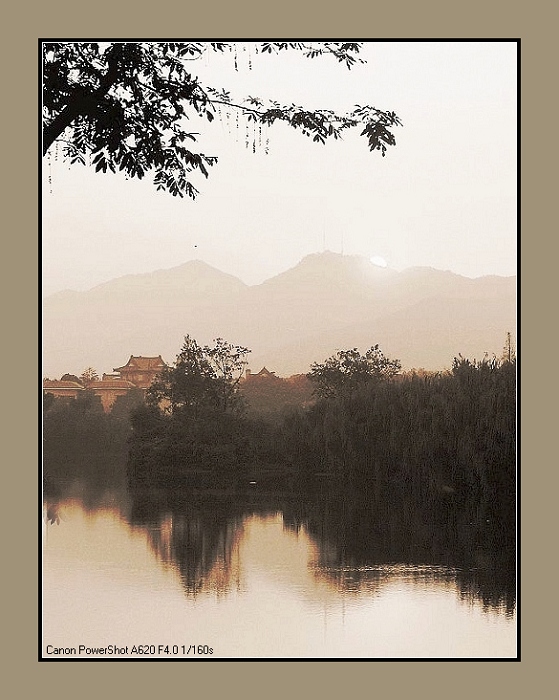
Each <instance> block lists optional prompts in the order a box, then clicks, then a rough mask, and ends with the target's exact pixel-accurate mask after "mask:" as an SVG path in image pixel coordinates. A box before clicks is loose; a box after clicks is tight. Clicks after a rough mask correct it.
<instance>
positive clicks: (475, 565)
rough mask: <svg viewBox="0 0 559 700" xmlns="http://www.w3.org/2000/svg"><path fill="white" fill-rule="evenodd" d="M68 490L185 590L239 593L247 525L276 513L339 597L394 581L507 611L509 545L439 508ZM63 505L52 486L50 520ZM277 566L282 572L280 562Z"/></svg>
mask: <svg viewBox="0 0 559 700" xmlns="http://www.w3.org/2000/svg"><path fill="white" fill-rule="evenodd" d="M70 491H71V495H72V497H73V498H76V497H78V498H79V499H80V502H81V503H82V507H83V508H84V510H85V511H86V512H89V513H95V512H96V511H97V510H99V509H100V508H112V509H113V510H114V511H115V512H117V513H118V517H119V518H120V519H121V520H122V522H123V523H124V524H125V525H126V526H127V527H128V528H129V529H131V530H133V531H135V532H140V533H142V534H143V535H144V536H145V537H146V539H147V542H148V543H149V547H150V548H151V551H152V552H153V554H154V555H155V557H156V558H157V560H158V561H160V562H161V564H162V565H166V566H171V567H172V568H174V569H175V570H176V572H177V573H178V574H179V576H180V581H181V584H182V587H183V589H184V592H185V593H186V595H187V596H191V597H195V596H197V595H200V594H202V593H205V592H206V593H207V592H212V593H217V594H220V595H221V594H226V593H227V592H229V591H231V590H239V588H240V587H241V586H242V575H241V565H240V563H239V556H240V554H239V548H240V543H241V541H242V540H243V538H244V537H246V527H247V524H249V523H251V522H254V521H255V519H260V520H270V519H271V520H274V519H275V521H278V522H280V523H281V525H282V530H283V532H284V533H285V534H289V533H292V534H293V535H295V536H298V535H299V534H301V533H303V534H304V535H305V537H307V538H308V540H309V541H310V543H311V545H312V546H311V551H309V552H308V553H306V555H305V556H307V560H306V562H305V569H306V570H307V571H308V572H311V574H312V576H313V577H314V578H315V579H316V580H317V582H319V583H320V584H326V585H328V586H329V587H330V588H331V589H332V590H333V591H338V592H340V593H343V594H344V595H345V596H349V597H351V595H359V594H361V593H367V594H368V595H371V594H373V593H375V592H378V591H380V590H382V588H383V587H385V586H387V585H388V584H391V583H393V582H394V581H396V580H398V581H399V582H401V583H402V582H403V583H406V584H412V585H419V584H420V585H422V586H423V587H429V586H433V585H439V586H443V587H444V586H448V585H452V586H453V587H454V590H455V592H456V594H457V595H458V596H459V598H460V599H461V600H463V601H466V602H468V601H469V602H470V603H472V604H478V605H481V606H482V607H483V609H485V610H487V611H492V612H497V613H503V614H505V615H507V616H512V615H513V614H514V610H515V557H514V549H513V548H511V547H501V546H491V544H492V542H495V537H494V533H493V532H492V531H491V528H490V524H488V525H487V528H486V533H485V537H482V536H481V535H480V530H479V527H477V526H476V527H474V526H473V525H472V524H469V523H468V524H466V525H463V526H461V527H458V526H457V524H456V523H451V524H449V523H446V524H445V523H443V522H441V520H440V515H437V514H426V513H421V512H412V510H411V507H410V504H401V505H400V507H399V508H395V507H394V505H393V504H392V505H391V507H390V508H387V507H385V508H380V507H379V506H378V504H377V505H376V506H374V507H373V506H372V505H371V504H370V503H366V502H361V503H359V502H358V501H352V502H351V503H349V502H347V501H340V500H338V499H335V498H328V497H326V496H324V495H322V496H321V497H320V498H315V499H307V500H302V499H296V498H287V497H285V496H278V497H274V496H273V495H270V494H267V495H265V496H262V497H259V496H258V494H244V495H239V494H237V495H236V496H230V495H229V496H228V495H224V494H222V495H214V496H206V497H197V498H194V497H192V496H186V495H183V494H180V493H165V492H129V491H120V492H117V493H115V492H109V493H107V492H101V491H100V492H98V493H96V494H95V495H93V494H92V493H91V492H88V493H87V497H86V498H84V495H85V494H84V488H83V486H82V487H81V488H77V487H76V486H75V485H74V486H73V488H72V489H71V490H69V492H70ZM61 503H64V501H63V499H62V497H61V494H60V492H58V493H57V494H56V496H50V497H48V498H47V499H46V504H45V519H46V521H47V522H48V523H50V525H51V526H53V525H55V524H56V523H57V522H60V520H59V519H60V504H61ZM274 538H276V539H274ZM497 542H498V541H497ZM268 549H269V551H268V550H267V551H266V554H267V556H269V557H270V559H271V562H270V566H273V563H272V562H273V558H274V556H275V557H279V556H280V555H281V552H280V549H281V548H280V540H279V538H278V534H277V533H275V534H274V535H273V538H272V540H271V541H270V542H269V543H268ZM280 563H281V562H280ZM280 569H281V570H282V571H283V570H284V569H285V567H284V566H283V563H282V566H281V567H280Z"/></svg>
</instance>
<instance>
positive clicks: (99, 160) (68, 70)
mask: <svg viewBox="0 0 559 700" xmlns="http://www.w3.org/2000/svg"><path fill="white" fill-rule="evenodd" d="M252 46H253V48H254V50H255V52H256V53H280V52H282V51H287V50H292V51H299V52H301V53H302V54H303V55H304V56H305V57H307V58H316V57H318V56H326V55H329V56H332V57H333V58H334V59H335V60H337V61H339V62H340V63H343V64H345V65H346V66H347V67H348V68H351V66H352V65H354V64H355V63H356V62H359V61H361V59H359V58H358V54H359V50H360V48H361V44H359V43H339V42H317V43H312V44H306V43H303V42H261V43H256V42H255V43H254V44H253V45H252ZM236 47H237V45H236V44H235V43H218V42H138V41H133V42H105V43H94V42H46V41H45V42H43V43H42V58H43V153H44V154H46V153H47V152H48V151H49V149H50V148H51V146H52V145H53V144H54V143H55V142H59V143H60V144H61V147H62V148H61V150H62V156H63V158H64V159H66V160H67V161H69V162H70V163H72V164H74V163H81V164H82V165H85V164H86V163H91V164H92V165H93V166H94V167H95V170H96V171H103V172H107V171H108V170H110V171H112V172H116V171H123V172H124V173H125V174H126V175H128V176H129V177H136V178H139V179H141V178H143V177H144V176H145V175H146V174H148V173H149V174H151V175H153V178H154V184H155V186H156V187H157V189H158V190H164V191H167V192H170V193H171V194H172V195H174V196H179V197H183V196H184V195H187V196H189V197H192V198H194V197H195V196H196V194H197V193H198V191H197V189H196V188H195V187H194V186H193V184H192V183H191V182H190V173H191V172H192V171H199V172H200V173H202V175H204V176H205V177H207V176H208V168H209V167H211V166H212V165H214V164H215V163H216V161H217V158H216V157H215V156H208V155H206V154H204V153H200V152H194V151H192V150H190V148H189V147H188V145H187V144H188V143H189V142H190V143H193V142H196V140H197V137H198V135H199V134H198V133H196V131H195V130H192V129H190V128H188V119H189V118H191V117H194V116H199V117H202V118H203V119H205V120H207V121H210V122H211V121H213V119H214V118H215V117H216V114H217V115H218V116H219V115H220V111H219V110H220V109H222V108H223V109H227V110H231V111H235V112H236V113H237V116H240V117H241V118H242V119H244V120H246V121H247V122H250V123H252V124H254V125H257V126H266V125H272V124H274V123H275V122H278V121H281V122H284V123H287V124H289V125H290V126H291V127H293V128H294V129H296V130H299V131H301V132H302V133H303V134H304V135H306V136H309V137H311V138H312V139H313V140H314V141H316V142H318V143H325V141H326V140H327V139H329V138H333V139H338V138H340V137H341V135H342V132H344V131H345V130H347V129H349V128H352V127H359V128H361V129H362V130H361V135H363V136H365V137H366V139H367V142H368V146H369V149H370V150H371V151H373V150H379V151H380V152H381V153H382V155H383V156H384V155H385V153H386V149H387V147H388V146H391V145H394V144H395V138H394V135H393V133H392V132H393V128H394V127H395V126H398V125H400V124H401V122H400V120H399V118H398V117H397V116H396V114H395V113H394V112H387V111H381V110H379V109H376V108H375V107H370V106H356V107H355V109H353V110H352V111H351V112H349V113H347V114H336V113H334V112H333V111H332V110H329V109H322V110H308V109H305V108H303V107H300V106H296V105H294V104H292V105H281V104H280V103H278V102H276V101H274V100H263V99H260V98H257V97H251V96H249V97H247V98H245V99H243V100H239V101H235V100H234V99H233V98H232V97H231V95H230V93H229V92H227V91H226V90H224V89H216V88H214V87H211V86H207V85H204V84H202V82H201V81H200V79H199V78H198V77H197V75H196V74H195V72H194V71H193V69H194V66H193V62H195V61H196V60H197V59H200V58H201V57H202V56H204V55H205V54H206V53H207V52H211V51H214V52H220V53H223V52H227V51H228V52H232V53H234V55H235V57H236V50H237V48H236ZM235 67H236V58H235Z"/></svg>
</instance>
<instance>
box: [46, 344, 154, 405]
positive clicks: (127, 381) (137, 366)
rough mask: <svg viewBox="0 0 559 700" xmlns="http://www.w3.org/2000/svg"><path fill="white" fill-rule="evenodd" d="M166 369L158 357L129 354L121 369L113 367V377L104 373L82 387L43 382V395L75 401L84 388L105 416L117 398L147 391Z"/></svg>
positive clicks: (57, 382)
mask: <svg viewBox="0 0 559 700" xmlns="http://www.w3.org/2000/svg"><path fill="white" fill-rule="evenodd" d="M166 366H167V365H166V364H165V362H163V360H162V358H161V355H158V356H157V357H142V356H141V355H140V356H134V355H130V359H129V360H128V362H127V363H126V364H125V365H124V366H123V367H116V368H115V370H114V371H115V374H103V379H95V380H94V381H90V382H87V384H86V385H85V386H84V385H83V384H81V383H80V382H76V381H66V380H52V379H45V380H43V393H44V394H52V395H53V396H55V397H57V398H68V399H75V398H77V397H78V396H79V395H80V394H81V393H82V392H84V391H85V390H86V389H87V390H89V391H91V392H93V393H94V394H95V396H99V397H100V398H101V403H102V405H103V410H104V411H105V412H106V413H108V412H109V411H110V410H111V408H112V407H113V404H114V403H115V401H116V400H117V398H118V397H119V396H126V394H128V392H129V391H131V390H132V389H142V390H145V389H147V388H148V387H149V386H150V385H151V383H152V382H153V380H154V379H155V377H156V376H157V375H158V374H159V373H160V372H161V370H162V369H164V368H165V367H166Z"/></svg>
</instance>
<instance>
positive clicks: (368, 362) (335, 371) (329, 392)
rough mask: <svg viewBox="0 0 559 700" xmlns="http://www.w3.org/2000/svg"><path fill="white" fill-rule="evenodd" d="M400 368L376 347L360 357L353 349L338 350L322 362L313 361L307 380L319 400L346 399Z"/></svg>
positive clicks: (396, 362)
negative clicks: (345, 397)
mask: <svg viewBox="0 0 559 700" xmlns="http://www.w3.org/2000/svg"><path fill="white" fill-rule="evenodd" d="M401 369H402V365H401V363H400V361H399V360H390V359H389V358H388V357H385V355H384V353H383V352H382V350H381V349H380V348H379V346H378V345H372V346H371V347H370V348H369V349H368V350H367V351H366V352H365V354H364V355H361V353H360V352H359V350H358V349H357V348H353V349H351V350H339V351H338V352H337V353H336V354H335V355H332V356H331V357H329V358H328V359H327V360H325V361H324V362H322V363H320V362H314V363H313V364H312V365H311V371H310V372H309V373H308V374H307V377H308V378H309V379H310V380H311V382H313V383H314V384H315V385H316V389H315V393H316V394H317V396H319V397H320V398H334V397H341V396H349V395H351V394H352V393H353V392H354V391H355V390H357V389H359V388H360V387H362V386H364V385H367V384H371V383H373V382H378V381H383V380H387V379H392V377H394V376H396V375H397V374H398V373H399V372H400V370H401Z"/></svg>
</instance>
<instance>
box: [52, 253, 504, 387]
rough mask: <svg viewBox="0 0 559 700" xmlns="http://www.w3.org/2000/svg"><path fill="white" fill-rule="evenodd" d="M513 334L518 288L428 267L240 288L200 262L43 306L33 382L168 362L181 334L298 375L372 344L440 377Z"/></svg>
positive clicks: (322, 274) (299, 269)
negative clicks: (456, 362) (225, 345)
mask: <svg viewBox="0 0 559 700" xmlns="http://www.w3.org/2000/svg"><path fill="white" fill-rule="evenodd" d="M515 326H516V278H515V277H496V276H489V277H480V278H477V279H470V278H467V277H462V276H460V275H457V274H454V273H452V272H448V271H441V270H435V269H433V268H409V269H407V270H404V271H402V272H397V271H395V270H391V269H389V268H381V267H378V266H375V265H373V264H372V263H371V262H370V261H369V260H367V259H366V258H363V257H360V256H348V255H339V254H335V253H330V252H326V253H320V254H314V255H309V256H307V257H306V258H304V259H303V260H302V261H301V262H300V263H299V264H298V265H296V266H295V267H293V268H291V269H290V270H287V271H285V272H283V273H281V274H279V275H277V276H275V277H273V278H271V279H268V280H266V281H265V282H263V283H262V284H259V285H255V286H247V285H246V284H244V283H243V282H241V281H240V280H239V279H237V278H236V277H234V276H232V275H228V274H225V273H223V272H220V271H219V270H216V269H215V268H213V267H211V266H209V265H207V264H206V263H203V262H201V261H191V262H187V263H185V264H183V265H180V266H178V267H174V268H171V269H169V270H158V271H156V272H153V273H149V274H140V275H127V276H125V277H120V278H118V279H115V280H111V281H110V282H107V283H105V284H102V285H98V286H97V287H94V288H93V289H90V290H89V291H86V292H74V291H72V292H69V291H66V292H59V293H57V294H54V295H52V296H50V297H47V298H46V299H45V301H44V305H43V358H44V363H43V371H44V374H45V376H50V377H51V378H53V377H55V376H56V377H57V376H60V375H62V374H63V373H65V372H72V373H78V374H79V373H80V372H81V371H82V370H83V368H84V367H86V366H92V367H95V368H96V369H97V371H98V372H99V373H101V372H109V371H111V370H112V368H113V367H118V366H119V365H121V364H123V363H124V362H125V361H126V359H127V358H128V357H129V356H130V355H131V354H133V355H159V354H161V355H162V356H163V358H164V359H166V360H167V361H168V362H172V361H173V360H174V358H175V356H176V355H177V353H178V352H179V351H180V347H181V345H182V341H183V338H184V336H185V335H186V334H189V335H191V336H193V337H194V338H196V340H198V342H200V343H211V341H212V340H213V339H214V338H217V337H222V338H225V339H226V340H228V341H230V342H232V343H235V344H239V345H244V346H246V347H249V348H251V349H252V354H251V355H250V356H249V359H250V365H251V367H252V368H253V369H255V370H258V369H260V367H261V366H262V365H266V366H267V367H268V368H269V369H272V370H274V371H276V373H277V374H278V375H283V376H286V375H289V374H295V373H302V372H306V371H308V369H309V366H310V364H311V363H312V362H314V361H322V360H324V359H325V358H326V357H328V356H329V355H331V354H332V353H334V352H335V351H336V349H340V348H348V347H358V348H360V349H361V350H365V349H366V348H367V347H370V346H371V345H373V344H375V343H378V344H379V345H380V347H381V348H382V349H383V351H384V352H385V353H386V354H387V355H389V356H391V357H397V358H398V359H400V360H401V361H402V364H403V366H404V367H406V368H411V367H417V368H419V367H423V368H425V369H443V368H445V367H449V366H450V365H451V363H452V359H453V357H455V356H456V355H457V354H458V353H461V354H462V355H465V356H468V357H476V358H481V357H483V355H484V354H485V353H486V352H487V353H489V354H490V355H491V354H493V353H495V354H500V352H501V350H502V347H503V345H504V341H505V335H506V333H507V331H509V330H511V331H514V329H515Z"/></svg>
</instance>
